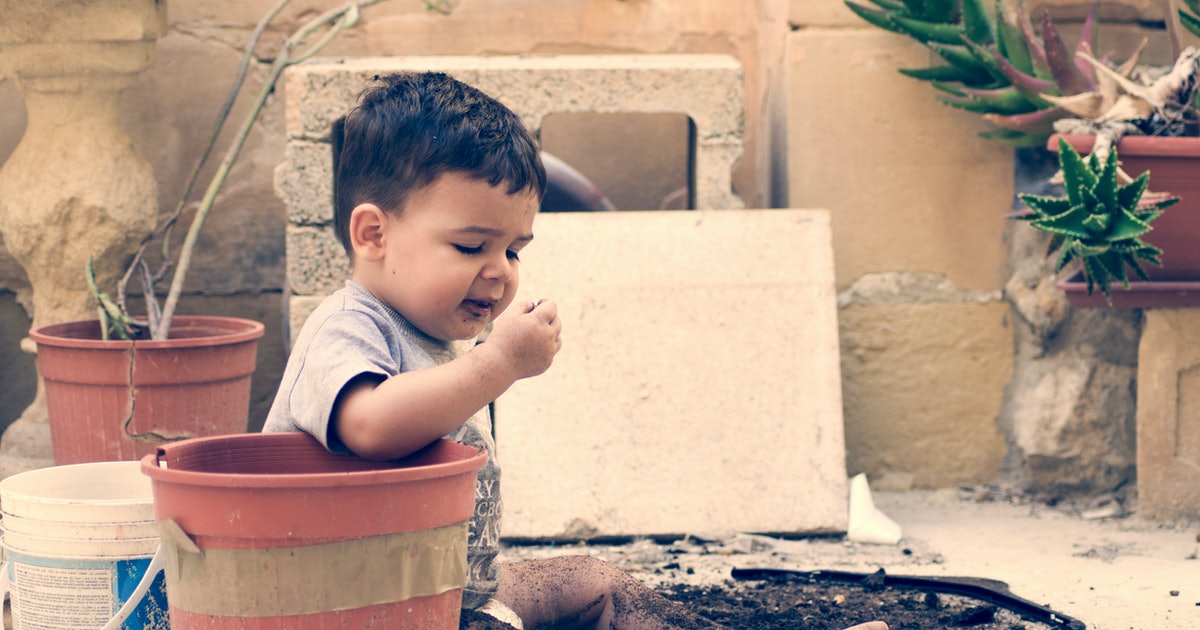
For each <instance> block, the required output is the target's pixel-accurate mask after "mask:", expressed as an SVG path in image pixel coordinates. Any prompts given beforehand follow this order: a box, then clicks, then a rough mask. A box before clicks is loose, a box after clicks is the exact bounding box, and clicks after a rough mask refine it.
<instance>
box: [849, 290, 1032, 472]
mask: <svg viewBox="0 0 1200 630" xmlns="http://www.w3.org/2000/svg"><path fill="white" fill-rule="evenodd" d="M901 284H903V283H901ZM856 286H857V285H856ZM862 292H863V290H862V289H861V288H860V289H859V293H860V296H859V297H857V298H856V299H853V300H846V299H844V300H843V305H842V308H841V309H840V313H839V324H840V330H841V367H842V392H843V397H844V400H845V403H844V409H845V424H846V446H847V458H846V466H847V469H848V470H849V472H850V473H851V474H856V473H859V472H865V473H867V476H868V477H869V478H870V479H871V485H872V487H876V488H880V489H907V488H909V487H935V488H936V487H946V486H953V485H957V484H961V483H986V482H990V481H992V480H994V479H995V477H996V475H997V473H998V472H999V470H1000V466H1001V463H1002V462H1003V459H1004V454H1005V450H1006V448H1005V442H1004V437H1003V435H1002V434H1001V433H1000V431H999V429H998V428H997V427H996V423H995V409H996V406H997V405H998V404H999V401H1000V399H1001V397H1002V394H1003V390H1004V385H1005V383H1006V382H1007V381H1008V378H1009V375H1010V374H1011V372H1012V338H1011V332H1010V331H1009V329H1008V327H1007V326H1006V325H1005V318H1006V317H1007V314H1008V306H1007V305H1006V304H1005V303H1004V302H1002V301H998V300H996V299H994V298H992V299H983V300H980V299H979V298H981V297H983V298H986V297H987V296H986V294H985V295H973V294H969V293H964V292H951V293H944V292H936V293H923V292H914V293H909V294H907V295H905V296H904V300H903V301H896V300H895V298H896V297H899V296H900V295H904V294H899V295H898V294H895V293H892V292H886V293H884V295H883V296H881V298H877V299H865V298H864V297H862V296H861V293H862ZM843 295H844V296H845V294H843ZM868 295H870V294H868ZM916 295H925V296H926V297H924V298H914V296H916Z"/></svg>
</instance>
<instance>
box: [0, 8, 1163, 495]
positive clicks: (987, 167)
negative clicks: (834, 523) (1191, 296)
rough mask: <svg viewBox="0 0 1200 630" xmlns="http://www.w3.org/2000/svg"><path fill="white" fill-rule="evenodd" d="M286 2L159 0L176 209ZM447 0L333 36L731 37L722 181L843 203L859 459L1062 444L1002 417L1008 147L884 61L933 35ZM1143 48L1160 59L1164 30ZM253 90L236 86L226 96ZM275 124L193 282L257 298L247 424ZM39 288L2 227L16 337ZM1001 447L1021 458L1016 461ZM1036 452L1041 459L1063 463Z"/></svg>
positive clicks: (142, 98)
mask: <svg viewBox="0 0 1200 630" xmlns="http://www.w3.org/2000/svg"><path fill="white" fill-rule="evenodd" d="M273 4H275V2H274V0H253V1H251V2H242V1H235V0H189V1H187V2H182V1H178V2H169V6H168V19H169V24H168V29H167V31H166V33H165V34H164V35H163V36H162V37H161V38H160V39H159V40H158V43H157V60H156V62H155V64H154V65H153V66H152V67H151V68H150V69H149V70H147V71H145V72H143V73H142V75H141V76H140V78H139V79H138V81H137V82H136V84H135V85H134V86H133V87H132V88H130V89H129V90H127V91H126V92H125V94H124V96H123V99H122V117H123V118H122V120H123V123H124V125H125V128H126V129H127V130H128V132H129V135H130V136H131V137H132V139H133V142H134V144H135V145H136V148H137V149H138V151H140V152H141V153H142V154H143V155H144V156H145V157H146V158H147V159H148V160H149V161H150V163H151V164H153V165H154V171H155V177H156V179H157V184H158V190H159V206H160V208H162V209H163V211H164V212H165V211H168V210H170V209H171V208H172V207H173V206H174V205H175V203H176V201H177V197H178V196H179V195H180V193H181V190H182V188H183V181H184V178H185V175H186V173H187V172H188V170H189V169H190V167H191V166H192V164H193V162H194V161H195V159H196V157H197V156H198V155H199V153H200V151H201V148H202V142H203V138H204V137H205V136H206V135H207V133H208V132H209V129H210V128H211V125H212V123H213V117H214V115H215V112H216V111H217V109H218V107H219V105H220V103H221V101H222V99H223V98H224V95H225V90H226V87H227V85H228V83H229V81H230V77H232V75H233V73H234V70H235V67H236V64H237V62H238V59H239V56H240V49H239V47H240V46H241V43H242V42H243V41H244V40H245V38H246V35H247V33H248V32H249V30H250V29H251V28H252V26H253V23H254V21H255V20H256V19H257V18H258V17H259V16H260V15H261V14H263V13H264V12H265V11H266V10H267V9H268V8H270V6H272V5H273ZM336 4H338V2H336V1H335V0H294V2H293V4H292V5H291V6H290V7H289V8H288V9H287V10H286V11H285V12H284V13H283V14H282V15H281V17H280V19H279V26H277V27H273V28H272V29H271V30H269V31H268V33H267V34H266V36H265V37H264V40H263V44H262V46H261V52H260V53H259V59H258V63H256V64H255V65H254V66H253V67H252V68H251V72H250V83H251V85H252V87H254V86H255V84H257V83H259V82H261V81H262V77H263V76H264V73H265V68H266V65H267V64H268V63H269V61H270V60H271V57H272V56H273V52H272V46H273V44H272V42H275V41H279V38H280V37H282V35H283V34H284V32H285V31H287V32H290V30H291V29H292V28H293V27H294V26H295V25H297V24H298V23H299V22H300V20H301V18H302V17H307V16H311V15H314V14H316V13H317V12H319V11H320V10H324V9H327V8H329V7H332V6H334V5H336ZM449 4H450V6H451V7H452V10H451V11H450V13H449V14H447V15H442V14H436V13H430V12H428V11H426V10H425V8H424V7H423V3H422V2H419V1H418V0H388V1H387V2H384V3H382V4H380V5H378V6H374V7H371V8H369V9H367V10H366V11H365V12H364V16H363V21H362V23H361V24H360V25H359V26H357V27H355V28H354V29H352V30H351V31H350V32H348V33H346V34H345V35H344V36H343V37H342V38H341V39H339V40H338V41H337V42H335V44H333V45H332V46H331V47H330V48H329V49H327V51H326V52H325V53H323V54H324V55H326V56H336V55H344V56H348V57H361V56H380V55H451V54H452V55H507V54H579V53H648V54H662V53H690V54H694V53H716V54H727V55H730V56H732V57H733V58H735V59H736V60H737V62H738V64H739V65H740V66H741V67H742V69H743V80H744V84H743V112H744V116H745V125H744V127H745V138H744V142H745V152H744V155H743V157H742V158H741V160H740V161H739V162H738V163H737V164H736V166H735V167H734V168H733V172H732V173H731V175H730V182H731V184H732V186H733V189H734V190H733V192H734V193H736V195H737V196H738V197H739V198H740V199H741V200H743V202H744V204H745V205H746V206H748V207H787V206H792V207H814V208H826V209H828V210H829V211H830V216H831V220H832V234H833V252H834V259H835V263H836V282H837V288H838V290H839V291H840V292H841V295H840V300H839V303H840V322H839V323H840V343H841V346H842V348H843V351H842V366H841V367H842V372H843V380H842V387H843V392H844V409H845V429H846V448H847V453H846V455H847V467H848V469H849V470H848V472H850V473H856V472H867V473H869V474H870V475H871V477H872V484H873V485H881V486H885V487H907V486H909V485H916V486H952V485H955V484H958V483H977V482H988V481H992V480H995V479H996V478H997V476H998V475H1001V474H1003V472H1004V471H1005V470H1006V468H1007V469H1008V470H1010V471H1011V470H1013V469H1015V468H1019V467H1020V465H1021V462H1022V461H1027V460H1030V459H1033V458H1034V457H1032V456H1027V455H1026V453H1027V452H1029V453H1032V454H1033V455H1034V456H1036V457H1038V458H1041V457H1042V455H1041V453H1043V452H1050V453H1053V452H1054V451H1055V449H1054V448H1050V447H1047V446H1046V444H1047V443H1054V444H1057V445H1058V446H1063V447H1065V446H1069V444H1068V443H1067V441H1069V440H1070V439H1071V438H1070V436H1069V434H1063V433H1061V432H1059V433H1058V434H1055V433H1054V432H1053V431H1039V430H1036V429H1039V428H1044V427H1034V428H1033V430H1018V429H1017V428H1016V427H1014V426H1012V424H1011V422H1012V420H1011V415H1012V414H1014V413H1016V411H1013V400H1012V397H1013V394H1012V393H1011V392H1010V391H1008V390H1007V389H1006V387H1007V386H1009V385H1010V383H1011V382H1012V380H1013V374H1014V373H1018V372H1020V370H1019V369H1018V367H1019V366H1018V365H1017V364H1016V362H1017V359H1016V356H1017V354H1018V352H1017V351H1016V350H1015V349H1014V348H1016V347H1017V346H1018V345H1019V344H1017V343H1014V336H1015V335H1014V333H1015V332H1016V331H1017V330H1018V328H1017V327H1018V326H1028V324H1026V323H1023V322H1022V320H1021V319H1020V316H1019V315H1015V314H1014V312H1013V311H1011V310H1010V307H1009V304H1008V303H1007V302H1006V301H1005V300H1004V298H1003V297H1002V296H1003V290H1004V287H1005V285H1006V283H1007V281H1008V278H1009V277H1010V274H1011V271H1012V270H1011V266H1012V264H1011V263H1010V261H1009V256H1010V254H1009V248H1008V246H1007V244H1006V243H1007V241H1006V239H1009V238H1010V236H1011V234H1010V231H1009V226H1008V225H1007V223H1006V221H1005V220H1004V219H1003V215H1004V214H1005V213H1006V212H1008V210H1009V207H1010V204H1011V201H1012V194H1013V177H1012V173H1013V168H1014V164H1013V154H1012V152H1011V151H1009V150H1006V149H1004V148H1003V147H998V146H995V145H992V144H989V143H987V142H985V141H983V140H980V139H977V138H976V137H975V136H974V132H975V131H978V130H980V129H982V126H981V123H980V122H979V121H978V119H977V118H976V117H974V116H973V115H971V114H966V113H963V112H958V111H954V110H950V109H947V108H944V107H942V106H940V105H938V104H936V103H935V102H934V100H933V95H932V93H931V91H930V89H929V88H928V86H925V85H923V84H919V83H917V82H914V81H911V80H908V79H906V78H904V77H902V76H900V75H898V74H897V73H896V72H895V70H896V68H898V67H914V66H920V65H924V64H925V63H928V62H929V58H928V56H927V55H926V54H925V53H924V52H923V50H922V49H920V48H919V47H915V46H914V45H912V44H911V42H909V41H908V40H905V39H904V38H901V37H898V36H895V35H891V34H888V33H884V32H880V31H879V30H878V29H875V28H873V27H870V26H868V25H866V24H865V23H863V22H862V21H861V20H859V19H858V18H856V17H855V16H854V15H853V14H851V13H850V12H849V11H848V10H846V8H845V7H844V5H843V3H842V2H841V0H755V1H753V2H732V1H729V0H570V1H563V2H543V1H539V0H510V1H508V2H504V3H492V2H485V1H483V0H455V1H454V2H451V3H449ZM1043 4H1047V3H1043ZM1048 4H1051V5H1052V6H1053V7H1054V9H1055V11H1056V15H1057V14H1059V13H1061V14H1063V15H1066V16H1075V17H1078V16H1080V15H1082V13H1083V10H1082V8H1081V7H1084V6H1086V5H1087V4H1088V3H1087V2H1082V1H1077V0H1053V1H1052V2H1049V3H1048ZM1104 14H1105V17H1106V19H1115V20H1134V19H1136V18H1141V19H1147V20H1153V19H1161V17H1162V15H1161V9H1160V8H1159V3H1157V2H1155V1H1152V0H1138V1H1136V2H1126V3H1120V4H1114V3H1105V5H1104ZM535 15H536V19H533V17H532V16H535ZM1064 26H1065V30H1068V32H1069V29H1070V25H1064ZM1143 32H1144V29H1143V28H1141V27H1138V26H1136V24H1134V23H1132V22H1131V23H1130V25H1105V26H1104V27H1103V28H1102V37H1103V38H1104V40H1103V41H1104V43H1105V44H1106V45H1105V46H1102V48H1105V49H1108V48H1116V49H1118V51H1128V50H1129V49H1130V47H1131V46H1132V44H1133V42H1134V41H1136V39H1137V38H1138V36H1140V35H1141V34H1142V33H1143ZM1148 54H1149V55H1150V59H1152V60H1155V59H1157V60H1162V59H1164V51H1163V48H1162V47H1161V38H1156V39H1154V40H1153V41H1152V46H1151V48H1150V50H1149V51H1148ZM243 100H245V99H243ZM245 108H246V104H245V103H244V102H239V103H238V104H237V105H236V106H235V109H234V119H235V120H238V119H240V116H241V115H242V114H244V113H245ZM24 126H25V114H24V110H23V105H22V101H21V98H20V96H19V95H18V94H17V91H16V89H15V86H14V85H13V83H12V81H11V80H4V79H3V78H0V163H2V162H3V161H4V160H6V159H7V157H8V155H9V154H10V153H11V152H12V151H13V149H14V147H15V146H16V144H17V142H18V141H19V139H20V137H21V135H22V133H23V131H24ZM946 140H950V141H952V143H951V144H950V146H947V145H946V144H944V143H943V142H942V141H946ZM284 144H285V133H284V120H283V109H282V101H281V99H279V98H274V99H272V100H271V101H270V102H269V104H268V107H267V109H266V111H265V112H264V113H263V116H262V118H261V119H260V121H259V123H258V125H257V127H256V129H255V131H254V133H253V134H252V136H251V139H250V142H249V144H248V146H247V148H246V150H245V151H244V153H243V155H242V157H241V159H240V160H239V162H238V163H237V165H236V166H235V168H234V173H233V176H232V179H231V181H230V183H229V184H228V186H227V188H226V190H225V193H224V194H223V195H222V197H221V199H220V200H219V202H218V207H217V210H216V212H215V217H214V219H213V220H212V221H211V222H210V226H209V228H208V229H207V231H206V233H205V235H204V237H203V239H202V244H201V248H200V250H201V251H200V259H199V260H198V261H197V262H196V264H195V267H196V271H195V272H193V274H192V276H191V280H190V282H189V285H188V292H189V294H188V296H187V297H185V299H184V301H183V304H182V305H181V310H183V311H190V312H198V311H199V312H204V311H208V312H212V311H211V310H209V309H219V310H221V312H231V311H232V312H237V313H242V314H252V315H253V316H255V317H256V318H261V319H262V320H263V321H264V322H265V323H266V324H267V328H268V333H267V335H268V337H267V338H266V339H265V340H264V345H263V346H262V347H261V348H260V363H261V366H260V371H259V373H258V374H257V375H256V378H255V400H256V402H255V409H254V411H253V412H252V423H251V424H252V428H255V427H256V424H257V423H261V421H262V418H263V416H264V415H265V412H266V407H267V405H269V399H270V394H271V392H272V391H273V390H274V387H275V384H276V382H277V380H278V375H279V372H280V370H281V368H282V364H283V361H284V357H285V354H286V350H285V345H284V342H283V329H284V325H283V317H284V315H283V308H282V303H283V293H284V287H285V265H286V261H285V257H284V240H285V225H286V217H285V210H284V206H283V203H282V202H281V201H280V200H279V199H277V198H276V196H275V194H274V191H273V185H272V182H273V171H274V169H275V167H276V166H277V165H278V164H279V163H281V162H282V161H283V159H284ZM211 170H212V167H211V166H210V167H209V172H211ZM197 196H198V193H194V194H193V197H197ZM26 293H27V284H26V281H25V280H24V275H23V273H22V271H21V270H20V268H19V267H17V266H16V265H15V263H14V262H13V261H12V260H11V258H9V257H8V256H7V254H6V253H5V252H4V250H3V248H2V247H0V345H3V346H4V347H5V348H6V350H5V351H4V352H3V353H0V356H5V357H7V356H10V355H14V354H15V353H14V352H13V348H15V347H16V346H17V344H18V343H19V341H20V339H21V337H22V336H23V333H24V330H25V329H26V328H27V326H28V323H29V321H28V317H27V314H22V313H21V310H20V308H18V305H20V304H26V303H27V302H28V296H27V294H26ZM1136 323H1137V322H1133V324H1134V326H1133V329H1132V334H1133V335H1134V336H1135V337H1136V333H1137V330H1136ZM1118 328H1119V329H1120V330H1121V331H1124V332H1128V331H1129V330H1130V327H1129V326H1124V327H1120V326H1119V327H1118ZM1124 332H1123V334H1124ZM1037 347H1041V346H1040V345H1039V346H1037ZM16 356H17V357H19V358H18V359H16V360H13V361H7V360H6V361H0V382H4V383H23V384H24V385H23V387H18V389H19V390H20V389H23V390H24V391H17V392H15V393H14V394H12V395H8V396H7V397H6V398H0V426H2V425H3V424H5V423H7V422H8V421H10V420H11V419H12V418H14V417H16V416H17V415H18V414H20V412H21V409H22V408H23V407H24V405H25V404H27V402H28V400H29V399H31V398H32V396H33V392H32V391H31V389H30V388H29V383H30V382H31V381H30V380H29V378H28V377H27V374H28V371H29V370H30V369H31V368H32V363H31V362H29V361H28V360H24V361H22V360H20V355H19V354H18V355H16ZM1125 367H1126V368H1129V367H1130V366H1128V365H1126V366H1125ZM22 375H24V376H22ZM1025 402H1026V403H1028V402H1030V401H1029V400H1028V399H1026V400H1025ZM1006 408H1007V409H1009V411H1005V409H1006ZM1005 414H1008V415H1009V419H1008V420H1004V419H1003V418H1004V416H1005ZM997 418H1001V421H1000V422H998V421H997ZM1050 428H1051V429H1053V427H1050ZM1022 440H1023V441H1025V442H1024V443H1022V442H1021V441H1022ZM1029 441H1033V442H1034V444H1032V445H1031V444H1030V443H1029ZM1014 454H1015V455H1014ZM1006 457H1008V458H1009V459H1013V458H1014V457H1015V459H1016V460H1018V463H1017V464H1014V463H1013V462H1011V461H1010V462H1008V463H1007V464H1006V463H1005V458H1006ZM1043 459H1044V458H1043ZM1039 461H1040V460H1039ZM1047 470H1048V471H1049V472H1047V473H1046V474H1047V475H1049V477H1050V478H1051V479H1053V478H1054V476H1055V475H1056V474H1060V473H1058V472H1055V470H1056V469H1055V468H1054V467H1050V468H1048V469H1047ZM1072 474H1076V473H1072Z"/></svg>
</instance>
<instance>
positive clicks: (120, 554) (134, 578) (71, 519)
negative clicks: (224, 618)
mask: <svg viewBox="0 0 1200 630" xmlns="http://www.w3.org/2000/svg"><path fill="white" fill-rule="evenodd" d="M0 527H3V528H4V530H5V531H4V535H3V539H2V540H3V547H4V553H5V557H6V560H7V566H6V567H5V569H4V574H5V576H6V577H7V579H8V582H9V589H10V598H11V604H12V619H13V630H61V629H62V628H79V629H81V630H82V629H94V630H99V629H100V628H105V627H119V628H128V629H131V630H132V629H156V630H159V629H161V630H168V629H169V628H170V621H169V619H168V616H167V601H166V600H167V596H166V587H165V583H164V580H163V576H162V575H161V574H159V575H156V576H154V577H153V582H151V583H150V585H149V590H148V591H147V592H146V595H145V597H143V598H141V599H140V601H139V602H138V603H137V606H136V608H134V609H133V611H132V613H131V614H130V615H129V616H128V618H127V619H126V620H124V622H123V625H119V626H111V625H110V621H111V620H112V619H113V617H114V615H115V614H117V612H118V611H119V610H121V608H122V606H123V604H125V602H126V600H127V599H130V596H131V594H133V593H134V591H135V589H136V588H137V587H138V584H139V582H140V581H141V580H142V577H143V575H145V574H146V573H147V571H148V569H150V565H151V559H152V557H153V556H154V554H155V552H156V551H157V549H158V547H159V543H160V539H159V537H158V530H157V529H156V527H155V525H154V497H153V494H152V492H151V485H150V480H149V479H148V478H147V477H146V476H145V475H143V474H142V473H141V470H140V468H139V462H135V461H128V462H97V463H90V464H73V465H70V466H55V467H52V468H44V469H41V470H33V471H29V472H24V473H20V474H18V475H13V476H12V477H8V478H7V479H4V480H3V481H0Z"/></svg>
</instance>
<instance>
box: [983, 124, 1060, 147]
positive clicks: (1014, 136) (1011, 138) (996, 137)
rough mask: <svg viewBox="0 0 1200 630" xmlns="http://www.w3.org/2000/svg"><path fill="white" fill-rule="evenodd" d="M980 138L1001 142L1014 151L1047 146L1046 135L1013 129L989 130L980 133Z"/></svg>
mask: <svg viewBox="0 0 1200 630" xmlns="http://www.w3.org/2000/svg"><path fill="white" fill-rule="evenodd" d="M979 137H980V138H983V139H985V140H991V141H993V142H999V143H1000V144H1003V145H1005V146H1010V147H1013V148H1014V149H1033V148H1040V147H1044V146H1046V136H1045V135H1044V134H1033V133H1025V132H1022V131H1014V130H1012V129H1003V128H1001V129H989V130H987V131H981V132H979Z"/></svg>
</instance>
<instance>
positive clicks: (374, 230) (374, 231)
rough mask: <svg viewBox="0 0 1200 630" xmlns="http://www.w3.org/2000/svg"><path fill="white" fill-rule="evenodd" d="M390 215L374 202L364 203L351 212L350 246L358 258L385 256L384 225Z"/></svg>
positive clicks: (373, 258) (375, 258)
mask: <svg viewBox="0 0 1200 630" xmlns="http://www.w3.org/2000/svg"><path fill="white" fill-rule="evenodd" d="M389 218H390V217H389V216H388V215H387V213H385V212H384V211H383V209H381V208H380V207H379V206H376V205H375V204H372V203H362V204H359V205H357V206H355V207H354V210H352V211H351V212H350V246H351V248H353V249H354V257H355V259H357V260H378V259H379V258H380V257H382V256H383V245H384V243H383V241H384V227H385V226H386V225H387V222H388V219H389Z"/></svg>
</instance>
